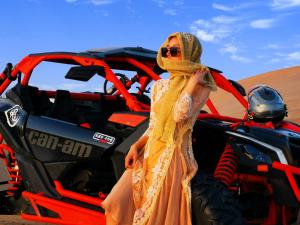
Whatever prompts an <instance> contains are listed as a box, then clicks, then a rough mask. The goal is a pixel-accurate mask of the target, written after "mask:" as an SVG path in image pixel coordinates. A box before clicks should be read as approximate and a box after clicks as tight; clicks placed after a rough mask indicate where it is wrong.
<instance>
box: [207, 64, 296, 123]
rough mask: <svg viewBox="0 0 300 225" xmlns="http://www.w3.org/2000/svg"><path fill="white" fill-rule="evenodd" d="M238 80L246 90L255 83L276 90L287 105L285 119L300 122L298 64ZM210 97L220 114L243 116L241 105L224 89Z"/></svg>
mask: <svg viewBox="0 0 300 225" xmlns="http://www.w3.org/2000/svg"><path fill="white" fill-rule="evenodd" d="M238 82H239V83H240V84H241V85H243V86H244V87H245V89H246V90H249V89H250V88H251V87H252V86H254V85H256V84H267V85H269V86H271V87H273V88H275V89H276V90H278V91H279V92H280V94H281V95H282V97H283V98H284V101H285V103H286V104H287V107H288V117H287V118H286V119H287V120H290V121H293V122H296V123H299V124H300V66H296V67H290V68H285V69H280V70H276V71H271V72H268V73H263V74H260V75H257V76H253V77H250V78H246V79H243V80H240V81H238ZM211 98H212V100H213V102H215V103H216V106H217V109H218V110H219V111H220V112H221V113H222V114H224V115H228V116H234V117H240V118H242V117H243V115H244V113H245V112H244V111H243V108H242V107H241V105H240V104H239V103H237V102H236V101H235V100H234V98H233V97H231V96H230V95H229V94H227V93H225V92H224V91H222V90H219V91H218V92H216V93H212V95H211Z"/></svg>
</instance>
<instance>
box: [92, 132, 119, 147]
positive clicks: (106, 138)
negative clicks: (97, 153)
mask: <svg viewBox="0 0 300 225" xmlns="http://www.w3.org/2000/svg"><path fill="white" fill-rule="evenodd" d="M93 139H94V140H97V141H99V142H101V143H106V144H110V145H112V144H113V143H114V142H115V138H114V137H112V136H108V135H106V134H102V133H99V132H96V133H95V134H94V136H93Z"/></svg>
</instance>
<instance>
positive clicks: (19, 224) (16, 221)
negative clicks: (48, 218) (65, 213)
mask: <svg viewBox="0 0 300 225" xmlns="http://www.w3.org/2000/svg"><path fill="white" fill-rule="evenodd" d="M0 225H50V224H46V223H35V222H28V221H26V220H23V219H22V218H21V216H6V215H0Z"/></svg>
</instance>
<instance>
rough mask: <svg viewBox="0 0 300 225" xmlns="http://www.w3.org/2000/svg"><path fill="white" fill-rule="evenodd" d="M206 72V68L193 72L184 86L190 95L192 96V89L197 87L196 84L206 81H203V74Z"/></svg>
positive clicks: (202, 83)
mask: <svg viewBox="0 0 300 225" xmlns="http://www.w3.org/2000/svg"><path fill="white" fill-rule="evenodd" d="M207 73H208V69H207V68H205V69H202V70H198V71H196V72H195V74H193V75H192V76H191V77H190V79H189V81H188V83H187V85H186V87H185V91H186V92H187V93H188V94H189V95H190V96H194V91H195V90H196V89H197V88H196V87H197V86H198V85H205V84H206V82H205V81H204V76H205V75H206V74H207Z"/></svg>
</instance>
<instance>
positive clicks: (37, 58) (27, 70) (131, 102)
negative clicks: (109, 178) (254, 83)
mask: <svg viewBox="0 0 300 225" xmlns="http://www.w3.org/2000/svg"><path fill="white" fill-rule="evenodd" d="M59 60H73V62H74V64H79V65H82V66H90V65H93V66H101V67H103V68H104V70H105V74H106V79H107V80H108V81H110V82H112V83H113V84H114V86H115V87H116V88H117V92H116V93H115V94H114V95H113V96H105V98H111V99H114V98H115V97H116V96H117V95H121V94H122V96H123V97H124V99H125V101H126V104H127V105H128V107H129V109H130V110H132V111H149V110H150V106H148V105H146V104H143V103H141V102H139V101H138V100H137V99H136V97H135V96H132V95H131V94H130V93H129V92H128V90H127V89H126V88H125V87H124V85H123V84H122V83H121V81H120V80H119V79H118V78H117V76H116V75H115V74H114V72H113V71H112V70H111V68H110V67H109V65H108V64H109V63H110V62H126V63H129V64H130V65H132V66H134V67H136V68H138V69H140V70H142V71H144V72H145V73H147V74H148V75H149V76H150V77H151V79H153V80H158V79H160V77H159V76H158V75H157V74H156V73H154V72H153V70H152V69H153V65H152V64H151V65H150V64H149V63H148V64H149V65H148V64H147V63H146V62H139V61H137V60H135V59H132V58H128V57H108V58H106V59H105V60H104V59H95V58H88V57H84V56H79V55H71V54H68V53H65V54H64V53H57V54H55V53H52V54H45V55H29V56H27V57H25V58H24V59H22V60H21V61H20V62H19V63H18V64H17V65H16V66H15V67H14V68H13V70H12V72H11V77H12V78H16V77H17V74H18V73H19V72H21V73H23V74H24V77H23V79H22V81H21V84H22V85H28V81H29V79H30V77H31V74H32V71H33V70H34V68H35V67H36V66H38V65H39V64H40V63H41V62H43V61H48V62H51V61H53V62H58V61H59ZM211 74H212V76H213V78H214V80H215V81H216V84H217V86H218V87H219V88H221V89H223V90H225V91H227V92H229V93H231V94H232V95H233V96H234V97H235V98H236V99H237V100H238V102H240V104H241V105H242V107H244V108H247V101H246V100H245V99H244V98H243V96H241V94H240V93H239V92H238V91H237V90H236V89H235V88H234V87H233V86H232V85H231V84H230V82H229V81H228V80H227V79H226V78H225V77H224V76H223V75H222V74H220V73H218V72H216V71H214V70H211ZM0 77H1V78H2V79H4V82H3V83H2V84H1V85H0V94H2V93H3V91H4V90H5V89H6V88H7V87H8V85H9V84H10V83H11V80H10V79H8V78H7V77H6V76H5V75H4V74H3V73H1V74H0ZM149 79H150V78H144V79H141V81H140V84H141V90H145V88H146V86H147V84H148V82H149V81H150V80H149ZM130 82H131V81H129V83H128V84H127V85H129V86H130V85H131V83H130ZM139 93H140V91H139ZM47 94H48V95H49V96H51V97H53V96H55V92H54V91H47ZM115 95H116V96H115ZM71 97H72V98H75V99H82V100H94V101H97V100H98V99H99V98H100V96H99V95H97V94H87V93H71ZM207 106H208V108H209V109H210V111H211V112H212V113H211V114H213V115H220V114H219V112H218V111H217V109H216V108H215V106H214V105H213V103H212V102H211V100H210V99H209V100H208V101H207ZM245 116H246V115H245ZM245 118H246V117H245Z"/></svg>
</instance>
